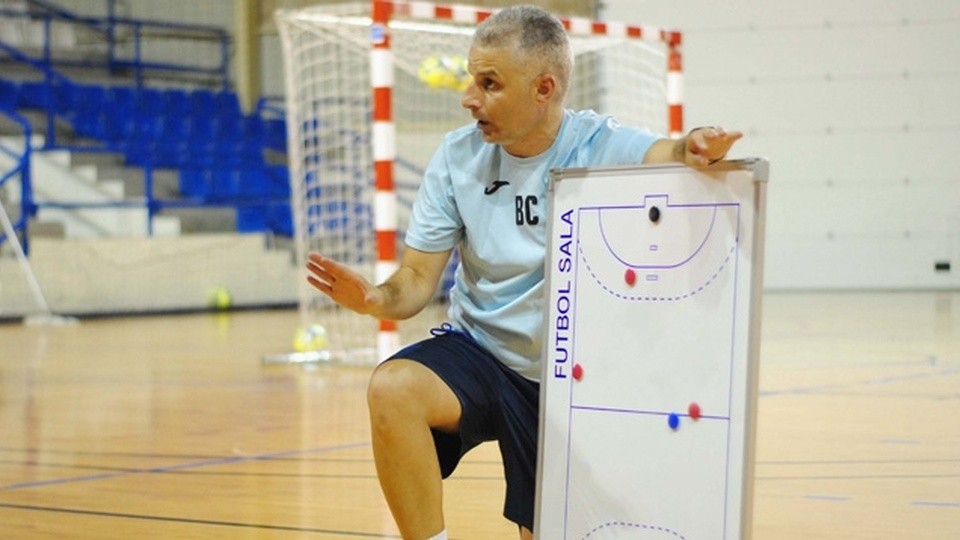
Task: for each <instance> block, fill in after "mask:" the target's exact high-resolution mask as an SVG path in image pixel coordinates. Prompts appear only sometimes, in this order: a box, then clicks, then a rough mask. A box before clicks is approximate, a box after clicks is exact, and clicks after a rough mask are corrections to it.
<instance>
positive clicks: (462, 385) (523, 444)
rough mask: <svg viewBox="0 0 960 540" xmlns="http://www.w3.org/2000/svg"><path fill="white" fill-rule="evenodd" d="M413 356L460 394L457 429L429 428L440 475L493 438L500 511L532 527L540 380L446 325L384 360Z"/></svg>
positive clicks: (522, 524) (450, 470) (446, 473)
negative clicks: (503, 485)
mask: <svg viewBox="0 0 960 540" xmlns="http://www.w3.org/2000/svg"><path fill="white" fill-rule="evenodd" d="M396 358H406V359H409V360H415V361H417V362H419V363H421V364H423V365H425V366H427V367H428V368H430V369H431V370H432V371H433V372H434V373H436V374H437V375H438V376H439V377H440V378H441V379H443V381H444V382H446V383H447V386H449V387H450V388H451V389H452V390H453V393H454V394H456V395H457V398H458V399H459V400H460V406H461V409H462V414H461V417H460V432H459V433H458V434H455V435H451V434H449V433H442V432H440V431H437V430H434V431H433V440H434V443H435V444H436V447H437V456H438V457H439V460H440V472H441V474H442V475H443V477H444V478H446V477H448V476H450V474H451V473H453V470H454V469H455V468H456V467H457V464H458V463H459V462H460V458H461V457H463V455H464V454H466V453H467V452H468V451H470V450H471V449H472V448H474V447H475V446H477V445H478V444H480V443H482V442H485V441H497V443H498V444H499V446H500V454H501V455H502V457H503V472H504V477H505V478H506V481H507V495H506V500H505V501H504V506H503V515H504V517H506V518H507V519H508V520H510V521H512V522H514V523H516V524H518V525H521V526H523V527H526V528H528V529H530V530H531V531H532V530H533V505H534V496H535V493H536V475H537V429H538V415H539V410H540V385H539V383H536V382H534V381H531V380H528V379H526V378H524V377H521V376H520V375H518V374H517V373H516V372H515V371H513V370H511V369H510V368H507V367H505V366H504V365H503V364H501V363H500V361H499V360H497V359H496V358H495V357H494V356H493V355H492V354H491V353H490V352H489V351H487V350H486V349H485V348H483V347H482V346H480V345H479V344H477V343H476V342H475V341H474V340H473V339H472V338H470V336H468V335H467V334H464V333H462V332H458V331H455V330H451V329H448V328H443V329H437V330H434V337H433V338H431V339H427V340H424V341H421V342H419V343H415V344H413V345H410V346H408V347H406V348H404V349H403V350H401V351H399V352H398V353H397V354H395V355H393V356H392V357H390V358H389V359H388V360H392V359H396Z"/></svg>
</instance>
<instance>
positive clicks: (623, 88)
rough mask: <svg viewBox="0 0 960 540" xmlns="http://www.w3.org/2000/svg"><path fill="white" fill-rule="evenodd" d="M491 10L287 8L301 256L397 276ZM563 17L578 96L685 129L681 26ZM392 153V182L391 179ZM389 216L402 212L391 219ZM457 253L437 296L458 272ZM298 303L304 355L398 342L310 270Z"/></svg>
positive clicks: (462, 119) (571, 98)
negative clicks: (311, 281)
mask: <svg viewBox="0 0 960 540" xmlns="http://www.w3.org/2000/svg"><path fill="white" fill-rule="evenodd" d="M490 13H491V12H490V11H485V10H483V9H480V8H472V7H468V6H459V5H458V6H451V7H444V6H439V5H434V4H428V3H425V2H400V1H393V2H382V1H376V2H357V3H342V4H325V5H318V6H314V7H309V8H304V9H299V10H280V11H278V12H277V13H276V20H277V25H278V28H279V31H280V36H281V40H282V44H283V58H284V68H285V78H286V79H285V94H286V95H285V97H286V110H287V130H288V140H289V144H288V152H289V155H288V157H289V165H290V180H291V185H292V194H291V205H292V215H293V220H294V235H295V239H294V243H295V246H296V257H297V261H298V262H303V263H305V261H306V257H307V254H308V253H309V252H311V251H317V252H320V253H322V254H323V255H324V256H327V257H330V258H333V259H335V260H337V261H339V262H341V263H344V264H347V265H349V266H351V267H352V268H353V269H355V270H357V271H358V272H360V273H361V274H363V275H364V276H366V277H367V278H368V279H369V280H370V281H372V282H379V281H380V280H382V279H383V278H384V277H385V276H386V275H389V272H390V269H391V266H390V264H384V258H390V257H395V255H396V254H397V253H400V252H401V249H402V247H400V245H399V244H400V243H402V239H403V231H404V230H405V228H406V222H407V218H408V216H409V212H410V208H411V205H412V203H413V199H414V197H415V194H416V190H417V187H418V185H419V183H420V179H421V177H422V175H423V172H424V169H425V168H426V166H427V163H428V162H429V160H430V158H431V156H432V154H433V152H434V151H435V150H436V148H437V146H438V145H439V143H440V141H441V139H442V137H443V135H444V134H445V133H446V132H447V131H450V130H451V129H454V128H457V127H460V126H462V125H464V124H467V123H470V122H471V118H470V115H469V112H468V111H466V110H465V109H463V108H462V107H461V105H460V97H461V91H460V90H461V89H462V86H461V83H462V82H463V78H462V77H460V76H459V70H460V69H461V68H462V65H463V62H464V60H463V59H464V58H466V56H467V53H468V49H469V45H470V39H471V36H472V34H473V31H474V28H475V27H476V25H477V24H478V22H479V21H482V20H483V18H485V17H486V16H489V15H490ZM384 14H386V20H385V21H380V19H382V18H384ZM562 20H563V22H564V25H565V26H566V27H567V29H568V33H569V35H570V39H571V43H572V46H573V51H574V54H575V63H574V66H575V70H574V75H573V80H572V85H571V88H570V89H569V91H568V93H567V98H566V106H567V107H568V108H572V109H594V110H596V111H598V112H609V113H611V114H613V115H614V116H615V117H616V118H617V119H618V120H619V121H620V122H621V123H623V124H630V125H640V126H645V127H647V128H649V129H650V130H652V131H655V132H659V133H663V134H669V135H677V134H678V133H679V132H680V131H681V129H682V126H681V125H680V123H681V121H682V119H681V114H680V110H681V109H680V99H679V94H680V72H679V69H680V62H679V42H680V39H679V38H680V35H679V33H676V32H666V31H662V30H660V29H658V28H652V27H642V26H627V25H618V24H613V23H599V22H596V21H589V20H581V19H562ZM374 51H378V52H379V53H380V54H374ZM384 53H386V54H384ZM383 58H387V59H388V60H389V62H388V64H387V65H386V67H384V66H383V65H378V59H383ZM384 70H388V71H389V73H384ZM381 86H388V87H389V90H390V92H389V93H388V94H386V95H388V96H390V103H387V104H386V109H387V110H386V112H385V111H384V110H383V109H384V106H385V104H384V103H382V102H381V103H378V101H382V99H380V98H378V96H383V95H384V94H383V93H382V92H378V91H377V90H376V89H379V88H378V87H381ZM377 107H379V109H377ZM378 137H379V138H380V140H379V141H378ZM384 147H386V148H388V149H387V150H386V151H384V150H378V149H382V148H384ZM378 152H379V154H381V155H377V154H378ZM384 160H386V161H387V162H389V163H388V164H387V168H388V169H389V171H388V172H387V173H386V174H388V175H389V176H390V178H389V179H388V180H387V181H386V182H384V181H382V178H378V175H380V176H381V177H382V176H383V174H384V172H383V171H384ZM378 208H379V209H378ZM385 221H392V222H394V223H388V224H387V226H386V227H385V225H384V222H385ZM385 228H386V229H390V228H395V231H389V230H384V229H385ZM392 232H393V233H395V234H391V233H392ZM378 238H379V243H378ZM385 243H387V244H393V243H396V244H397V245H396V246H385V245H384V244H385ZM454 259H456V257H454ZM453 264H455V261H454V263H452V264H451V268H448V272H447V275H446V276H445V278H444V279H443V280H442V281H443V282H442V284H441V287H440V290H439V291H438V300H441V301H442V299H443V298H444V297H445V291H446V290H447V289H448V288H449V286H450V285H451V284H452V265H453ZM299 307H300V317H301V328H300V330H299V333H298V338H297V339H296V340H295V346H296V348H297V353H298V354H299V355H300V356H297V355H290V357H291V358H292V359H301V360H327V359H331V360H333V361H337V362H341V363H348V364H374V363H376V362H377V361H379V360H381V359H382V358H383V357H384V355H386V354H391V353H392V352H394V351H393V350H391V348H392V347H394V346H395V345H396V344H397V343H395V339H393V338H391V337H390V334H391V332H392V333H395V330H393V329H392V328H390V326H389V325H386V329H385V325H384V324H383V323H382V322H380V323H378V321H376V320H375V319H373V318H371V317H368V316H361V315H357V314H354V313H352V312H350V311H348V310H344V309H341V308H340V307H338V306H336V305H335V304H333V303H332V302H331V301H330V300H329V299H328V298H326V297H325V296H324V295H322V294H319V293H318V292H316V291H314V290H313V289H312V288H311V287H310V286H309V285H308V284H307V283H306V280H305V279H303V280H301V283H300V286H299ZM324 332H325V336H323V335H322V334H323V333H324ZM318 335H319V338H318ZM385 335H386V338H384V336H385Z"/></svg>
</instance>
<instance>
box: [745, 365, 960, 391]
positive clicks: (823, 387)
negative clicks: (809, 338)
mask: <svg viewBox="0 0 960 540" xmlns="http://www.w3.org/2000/svg"><path fill="white" fill-rule="evenodd" d="M955 375H960V369H948V370H943V371H937V372H935V373H913V374H910V375H901V376H897V377H881V378H879V379H869V380H865V381H859V382H855V383H849V384H820V385H815V386H798V387H795V388H785V389H783V390H764V391H760V392H759V396H760V397H772V396H790V395H798V394H821V393H828V392H831V391H835V390H849V389H851V388H866V387H870V386H881V385H887V384H895V383H901V382H908V381H915V380H922V379H933V378H940V377H952V376H955Z"/></svg>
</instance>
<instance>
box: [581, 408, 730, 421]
mask: <svg viewBox="0 0 960 540" xmlns="http://www.w3.org/2000/svg"><path fill="white" fill-rule="evenodd" d="M570 408H571V409H576V410H578V411H590V412H609V413H623V414H646V415H651V416H670V415H671V414H675V415H677V416H679V417H681V418H687V417H689V416H690V415H689V414H686V413H680V412H670V411H666V412H664V411H644V410H641V409H618V408H616V407H594V406H588V405H570ZM700 419H701V420H704V419H707V420H730V417H729V416H716V415H709V414H702V415H700Z"/></svg>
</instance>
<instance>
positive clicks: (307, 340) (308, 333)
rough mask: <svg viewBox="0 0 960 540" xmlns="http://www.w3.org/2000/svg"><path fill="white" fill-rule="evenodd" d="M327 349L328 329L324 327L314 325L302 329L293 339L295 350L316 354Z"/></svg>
mask: <svg viewBox="0 0 960 540" xmlns="http://www.w3.org/2000/svg"><path fill="white" fill-rule="evenodd" d="M326 348H327V329H326V328H324V327H323V325H319V324H312V325H310V326H308V327H305V328H304V327H300V328H298V329H297V334H296V336H295V337H294V338H293V350H294V351H296V352H298V353H302V352H316V351H322V350H324V349H326Z"/></svg>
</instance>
